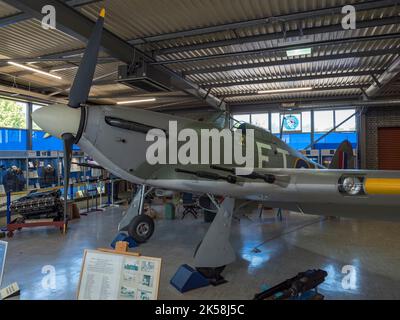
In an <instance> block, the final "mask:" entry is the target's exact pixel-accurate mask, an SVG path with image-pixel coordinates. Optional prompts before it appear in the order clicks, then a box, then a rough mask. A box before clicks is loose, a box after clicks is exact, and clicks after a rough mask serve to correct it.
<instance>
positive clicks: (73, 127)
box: [32, 104, 81, 139]
mask: <svg viewBox="0 0 400 320" xmlns="http://www.w3.org/2000/svg"><path fill="white" fill-rule="evenodd" d="M32 119H33V121H34V122H35V123H36V124H37V125H38V126H39V127H40V128H41V129H42V130H43V131H45V132H47V133H49V134H51V135H52V136H53V137H57V138H60V139H61V138H62V135H63V134H64V133H71V134H72V135H74V136H76V135H77V134H78V131H79V124H80V119H81V110H80V108H76V109H75V108H71V107H68V106H67V105H62V104H55V105H51V106H48V107H42V108H40V109H38V110H36V111H34V112H33V113H32Z"/></svg>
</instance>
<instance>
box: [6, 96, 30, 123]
mask: <svg viewBox="0 0 400 320" xmlns="http://www.w3.org/2000/svg"><path fill="white" fill-rule="evenodd" d="M0 127H1V128H17V129H26V106H25V105H24V103H20V102H15V101H11V100H3V99H0Z"/></svg>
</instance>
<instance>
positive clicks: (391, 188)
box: [364, 178, 400, 195]
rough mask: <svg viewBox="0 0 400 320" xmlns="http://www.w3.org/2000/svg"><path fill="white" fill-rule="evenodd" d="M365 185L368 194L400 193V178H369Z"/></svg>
mask: <svg viewBox="0 0 400 320" xmlns="http://www.w3.org/2000/svg"><path fill="white" fill-rule="evenodd" d="M364 186H365V192H366V193H367V194H387V195H390V194H399V195H400V179H382V178H367V179H366V180H365V185H364Z"/></svg>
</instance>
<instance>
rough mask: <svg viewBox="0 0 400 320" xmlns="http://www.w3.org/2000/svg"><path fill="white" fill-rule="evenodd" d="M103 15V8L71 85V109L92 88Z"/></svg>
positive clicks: (82, 100) (81, 100) (77, 105)
mask: <svg viewBox="0 0 400 320" xmlns="http://www.w3.org/2000/svg"><path fill="white" fill-rule="evenodd" d="M105 14H106V10H105V9H104V8H103V9H101V11H100V15H99V18H98V19H97V22H96V25H95V27H94V30H93V33H92V35H91V37H90V39H89V42H88V44H87V47H86V50H85V53H84V55H83V58H82V61H81V63H80V65H79V69H78V72H77V74H76V76H75V80H74V83H73V84H72V88H71V91H70V93H69V103H68V105H69V106H70V107H72V108H79V107H80V106H81V104H83V103H85V102H86V100H87V99H88V97H89V92H90V87H91V86H92V82H93V77H94V72H95V70H96V65H97V57H98V54H99V49H100V43H101V36H102V33H103V26H104V17H105Z"/></svg>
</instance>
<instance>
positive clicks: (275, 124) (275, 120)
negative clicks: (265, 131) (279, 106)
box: [271, 113, 281, 133]
mask: <svg viewBox="0 0 400 320" xmlns="http://www.w3.org/2000/svg"><path fill="white" fill-rule="evenodd" d="M280 131H281V123H280V121H279V113H272V114H271V132H272V133H280Z"/></svg>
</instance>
